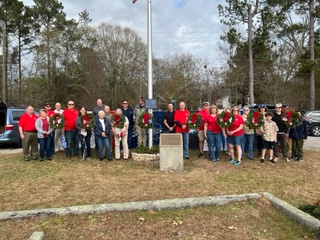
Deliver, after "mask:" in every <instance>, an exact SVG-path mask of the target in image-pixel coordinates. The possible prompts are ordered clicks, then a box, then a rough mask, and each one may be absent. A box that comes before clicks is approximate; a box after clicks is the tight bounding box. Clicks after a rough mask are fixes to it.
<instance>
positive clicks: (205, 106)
mask: <svg viewBox="0 0 320 240" xmlns="http://www.w3.org/2000/svg"><path fill="white" fill-rule="evenodd" d="M198 114H200V115H201V116H202V123H201V125H200V127H199V129H198V138H199V150H200V153H199V158H203V146H204V140H205V137H204V123H205V121H206V118H207V116H208V114H209V102H204V103H203V107H202V109H200V111H199V112H198Z"/></svg>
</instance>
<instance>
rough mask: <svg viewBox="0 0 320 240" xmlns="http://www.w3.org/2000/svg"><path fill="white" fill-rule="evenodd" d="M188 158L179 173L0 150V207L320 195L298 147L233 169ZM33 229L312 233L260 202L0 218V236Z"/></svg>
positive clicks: (118, 235)
mask: <svg viewBox="0 0 320 240" xmlns="http://www.w3.org/2000/svg"><path fill="white" fill-rule="evenodd" d="M190 156H191V157H190V160H185V171H184V172H181V173H165V172H160V171H159V170H158V169H159V163H157V162H148V163H146V162H134V161H132V160H129V161H112V162H107V161H103V162H100V161H98V160H97V159H92V160H90V161H81V162H80V161H79V160H78V159H73V160H66V159H64V154H63V153H58V154H57V156H56V158H55V159H54V160H53V161H45V162H38V161H30V162H23V161H22V160H21V155H11V156H8V155H1V153H0V169H1V171H0V179H1V181H0V199H1V204H0V211H10V210H25V209H36V208H49V207H65V206H73V205H83V204H99V203H112V202H127V201H141V200H153V199H166V198H180V197H196V196H216V195H228V194H243V193H252V192H270V193H271V194H273V195H275V196H277V197H280V198H282V199H284V200H285V201H287V202H289V203H290V204H292V205H294V206H299V205H300V204H304V203H312V202H315V201H317V200H319V199H320V191H319V187H318V183H319V181H320V174H319V169H320V157H319V152H316V151H305V156H304V159H305V160H304V162H295V161H291V162H288V163H287V162H285V161H283V160H279V161H278V162H277V163H276V164H271V163H269V162H266V163H264V164H261V163H260V162H259V161H258V158H256V160H255V161H249V160H244V161H243V163H242V164H241V165H240V166H238V167H235V166H233V165H232V164H229V163H228V162H227V159H228V156H227V155H223V156H222V158H221V160H220V162H218V163H212V162H210V161H208V160H207V159H198V158H197V152H196V151H191V155H190ZM139 218H140V220H139ZM232 226H233V227H232ZM235 228H236V229H235ZM16 229H19V231H16ZM37 230H44V231H45V234H46V235H47V236H48V238H47V239H306V238H307V237H309V238H310V239H312V233H311V232H308V231H307V230H306V229H304V228H302V227H300V226H299V225H297V224H295V223H293V222H292V221H290V220H289V219H288V218H287V217H285V216H283V215H282V214H281V213H279V212H277V211H276V210H275V209H274V208H273V207H272V206H270V204H269V203H268V202H266V201H263V200H259V201H257V202H252V201H251V202H246V203H233V204H228V205H226V206H221V207H206V208H197V209H185V210H174V211H161V212H153V211H147V212H130V213H110V214H107V215H83V216H63V217H60V216H55V217H50V218H38V219H25V220H17V221H5V222H0V239H26V238H27V237H28V236H30V235H31V233H32V232H33V231H37ZM9 236H12V237H9Z"/></svg>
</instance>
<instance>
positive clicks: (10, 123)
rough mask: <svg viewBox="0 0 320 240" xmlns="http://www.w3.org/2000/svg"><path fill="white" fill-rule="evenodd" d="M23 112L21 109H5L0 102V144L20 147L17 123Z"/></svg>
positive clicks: (4, 105) (5, 106) (3, 104)
mask: <svg viewBox="0 0 320 240" xmlns="http://www.w3.org/2000/svg"><path fill="white" fill-rule="evenodd" d="M25 112H26V110H25V109H23V108H14V107H7V105H6V104H5V103H4V102H2V101H0V144H15V145H16V146H18V147H21V139H20V134H19V127H18V122H19V120H20V117H21V115H22V114H24V113H25ZM36 114H37V113H36Z"/></svg>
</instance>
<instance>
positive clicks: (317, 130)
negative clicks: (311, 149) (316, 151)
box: [303, 110, 320, 137]
mask: <svg viewBox="0 0 320 240" xmlns="http://www.w3.org/2000/svg"><path fill="white" fill-rule="evenodd" d="M303 119H304V120H306V121H307V126H308V132H309V134H310V135H312V136H316V137H320V110H313V111H306V112H305V113H304V114H303Z"/></svg>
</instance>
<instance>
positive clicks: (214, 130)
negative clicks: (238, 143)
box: [204, 105, 224, 162]
mask: <svg viewBox="0 0 320 240" xmlns="http://www.w3.org/2000/svg"><path fill="white" fill-rule="evenodd" d="M209 112H210V113H209V115H208V116H207V117H206V119H205V122H204V137H205V138H206V139H207V140H208V147H209V154H210V160H211V161H213V162H216V161H218V160H219V158H220V150H221V132H222V131H223V132H224V129H223V130H222V129H221V128H220V126H219V125H218V124H217V114H218V108H217V106H215V105H211V106H210V111H209Z"/></svg>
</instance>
